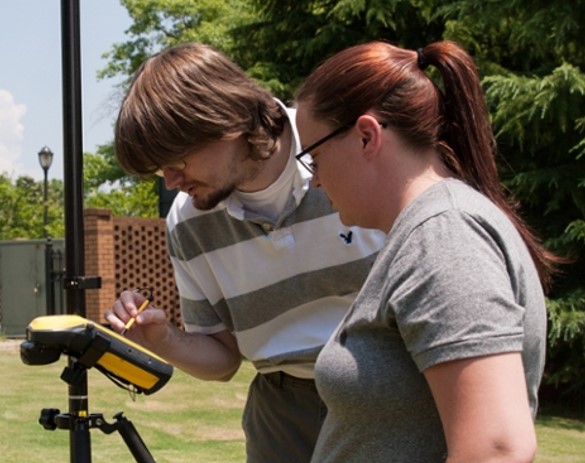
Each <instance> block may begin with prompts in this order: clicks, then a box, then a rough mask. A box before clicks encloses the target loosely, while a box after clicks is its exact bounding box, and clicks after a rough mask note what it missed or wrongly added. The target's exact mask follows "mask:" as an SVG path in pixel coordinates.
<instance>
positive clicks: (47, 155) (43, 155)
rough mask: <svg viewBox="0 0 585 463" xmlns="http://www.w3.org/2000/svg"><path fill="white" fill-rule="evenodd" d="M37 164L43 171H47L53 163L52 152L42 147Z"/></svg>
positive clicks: (46, 147)
mask: <svg viewBox="0 0 585 463" xmlns="http://www.w3.org/2000/svg"><path fill="white" fill-rule="evenodd" d="M39 162H40V164H41V167H42V168H43V170H49V168H50V167H51V164H52V163H53V152H52V151H51V150H50V148H49V147H48V146H43V147H42V148H41V150H40V151H39Z"/></svg>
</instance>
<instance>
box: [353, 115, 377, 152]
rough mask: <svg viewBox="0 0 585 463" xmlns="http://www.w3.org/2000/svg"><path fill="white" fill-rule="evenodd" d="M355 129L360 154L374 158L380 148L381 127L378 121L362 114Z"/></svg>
mask: <svg viewBox="0 0 585 463" xmlns="http://www.w3.org/2000/svg"><path fill="white" fill-rule="evenodd" d="M356 128H357V130H358V133H359V136H360V138H361V147H362V154H363V155H364V156H366V157H374V156H376V155H377V154H378V152H379V151H380V147H381V146H382V126H381V125H380V123H379V122H378V120H377V119H376V118H375V117H373V116H372V115H370V114H364V115H362V116H360V117H359V118H358V120H357V122H356Z"/></svg>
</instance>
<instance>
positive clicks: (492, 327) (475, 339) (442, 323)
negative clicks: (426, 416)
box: [387, 210, 524, 371]
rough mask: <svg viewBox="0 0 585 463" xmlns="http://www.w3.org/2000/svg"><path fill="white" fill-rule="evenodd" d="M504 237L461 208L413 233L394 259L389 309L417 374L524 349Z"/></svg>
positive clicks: (519, 310) (521, 311)
mask: <svg viewBox="0 0 585 463" xmlns="http://www.w3.org/2000/svg"><path fill="white" fill-rule="evenodd" d="M503 243H506V239H505V237H500V236H497V235H495V232H494V231H493V230H491V229H490V228H489V227H485V226H483V225H482V224H481V223H479V222H478V221H477V220H476V219H475V218H473V217H470V216H469V215H467V214H465V213H462V212H460V211H453V210H451V211H447V212H444V213H441V214H439V215H436V216H433V217H431V218H429V219H427V220H426V221H424V222H423V223H421V224H419V225H418V226H417V227H416V228H414V229H413V230H412V232H411V233H410V235H409V236H408V238H407V239H406V240H405V243H404V245H403V246H401V248H400V250H399V253H398V254H397V255H396V256H395V260H394V263H395V266H394V268H393V275H391V276H389V278H390V280H391V286H392V287H391V288H390V291H389V292H390V294H391V295H392V296H391V297H390V299H389V304H388V307H387V310H388V311H389V314H388V315H389V316H390V317H395V320H396V323H397V325H398V328H399V330H400V332H401V335H402V337H403V339H404V342H405V344H406V347H407V349H408V350H409V352H410V353H411V355H412V357H413V359H414V361H415V362H416V364H417V367H418V368H419V370H420V371H423V370H424V369H426V368H428V367H430V366H432V365H435V364H438V363H443V362H447V361H450V360H456V359H462V358H470V357H476V356H483V355H491V354H496V353H503V352H513V351H521V350H522V339H523V323H522V322H523V318H524V308H523V307H522V306H520V305H519V304H517V303H516V302H515V298H514V293H513V289H512V286H511V283H510V276H509V274H508V270H507V263H506V255H507V253H506V252H505V250H504V249H503V246H504V244H503Z"/></svg>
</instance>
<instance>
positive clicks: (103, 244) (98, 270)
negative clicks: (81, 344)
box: [84, 209, 116, 323]
mask: <svg viewBox="0 0 585 463" xmlns="http://www.w3.org/2000/svg"><path fill="white" fill-rule="evenodd" d="M84 228H85V274H86V275H87V276H99V277H101V279H102V286H101V288H100V289H88V290H86V291H85V301H86V304H85V305H86V313H85V315H86V318H88V319H89V320H93V321H95V322H99V323H103V322H104V321H105V319H104V318H103V314H104V312H105V311H106V310H108V309H109V308H111V306H112V303H113V302H114V300H115V298H116V288H115V281H114V276H115V270H114V225H113V219H112V214H111V212H110V211H109V210H108V209H85V211H84Z"/></svg>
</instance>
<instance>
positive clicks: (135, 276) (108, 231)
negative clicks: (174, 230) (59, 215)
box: [84, 209, 182, 326]
mask: <svg viewBox="0 0 585 463" xmlns="http://www.w3.org/2000/svg"><path fill="white" fill-rule="evenodd" d="M84 215H85V273H86V275H87V276H94V275H95V276H100V277H101V279H102V287H101V288H100V289H90V290H87V291H86V293H85V294H86V296H85V298H86V317H87V318H88V319H90V320H95V321H99V322H104V321H105V320H104V318H103V314H104V312H105V311H106V310H108V309H110V308H111V306H112V303H113V302H114V300H115V299H116V298H117V297H118V295H119V294H120V293H121V292H122V291H123V290H125V289H136V288H148V289H151V288H152V290H153V295H154V302H153V303H154V304H155V305H156V306H157V307H159V308H161V309H163V310H165V312H166V313H167V318H168V319H169V320H171V321H172V322H174V323H175V324H177V326H181V324H182V322H181V315H180V311H179V296H178V293H177V289H176V286H175V280H174V277H173V269H172V266H171V262H170V260H169V257H168V254H167V248H166V236H165V234H166V229H165V220H164V219H158V218H157V219H144V218H139V217H112V214H111V212H110V211H109V210H107V209H86V210H85V211H84Z"/></svg>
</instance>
